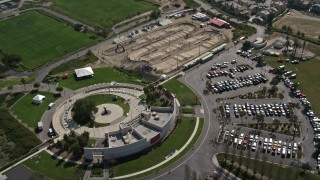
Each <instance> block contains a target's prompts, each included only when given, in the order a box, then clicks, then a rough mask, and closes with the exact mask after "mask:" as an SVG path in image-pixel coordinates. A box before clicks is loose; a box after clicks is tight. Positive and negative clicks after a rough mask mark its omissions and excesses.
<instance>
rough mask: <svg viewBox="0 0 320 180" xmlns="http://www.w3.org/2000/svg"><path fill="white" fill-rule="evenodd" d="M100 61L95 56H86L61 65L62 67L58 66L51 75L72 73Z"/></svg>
mask: <svg viewBox="0 0 320 180" xmlns="http://www.w3.org/2000/svg"><path fill="white" fill-rule="evenodd" d="M96 61H98V58H97V57H96V56H95V55H93V54H90V55H85V56H83V57H80V58H77V59H72V60H71V61H68V62H65V63H63V64H61V65H60V66H57V67H55V68H53V69H52V70H51V71H50V73H51V74H58V73H63V72H66V71H72V70H74V69H77V68H82V67H85V66H86V65H87V64H90V63H95V62H96Z"/></svg>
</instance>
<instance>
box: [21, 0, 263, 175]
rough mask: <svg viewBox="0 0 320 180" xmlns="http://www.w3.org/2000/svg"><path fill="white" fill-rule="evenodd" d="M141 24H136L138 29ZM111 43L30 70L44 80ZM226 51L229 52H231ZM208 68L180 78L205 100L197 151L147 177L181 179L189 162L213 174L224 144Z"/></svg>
mask: <svg viewBox="0 0 320 180" xmlns="http://www.w3.org/2000/svg"><path fill="white" fill-rule="evenodd" d="M195 1H196V2H198V3H199V4H201V6H202V7H203V8H204V9H207V10H210V11H212V12H215V11H214V10H213V9H211V6H210V5H208V4H205V3H203V2H201V1H200V0H195ZM40 9H41V10H44V9H45V11H46V12H48V13H50V14H53V12H54V11H53V12H51V11H52V10H48V9H47V8H40ZM53 15H58V17H60V15H59V13H56V12H54V14H53ZM63 16H64V15H63ZM164 17H165V16H163V17H162V18H164ZM60 18H61V17H60ZM67 18H68V20H67V21H71V19H69V17H67ZM62 19H65V20H66V16H64V18H62ZM73 22H75V23H79V22H78V21H76V20H73ZM250 25H251V26H254V27H255V28H256V29H257V33H256V34H255V35H253V36H251V37H250V38H249V39H250V40H254V39H255V38H256V37H263V36H264V29H265V28H264V27H262V26H258V25H253V24H250ZM141 26H142V25H141ZM141 26H140V27H141ZM140 27H136V28H134V29H138V28H140ZM119 36H120V35H119ZM110 43H112V39H107V40H105V41H103V42H100V43H98V44H96V45H94V46H91V47H89V48H86V49H83V50H81V51H79V52H77V53H74V54H72V55H70V56H68V57H66V58H63V59H61V60H59V61H56V62H55V63H53V64H51V65H49V66H47V67H43V68H41V69H39V70H36V71H34V72H29V73H33V74H37V78H36V79H35V81H36V82H41V81H42V79H43V78H44V77H45V76H46V75H47V74H48V72H49V71H50V70H51V69H53V68H54V67H57V66H59V65H60V64H62V63H64V62H66V61H69V60H71V59H74V58H77V57H79V56H82V55H84V54H85V53H86V52H87V51H88V50H94V49H97V48H99V47H101V46H105V45H107V44H110ZM235 50H236V47H234V46H232V48H231V49H230V50H229V51H235ZM225 53H227V51H226V52H225ZM207 68H208V63H207V64H204V65H201V66H200V67H198V68H197V69H193V70H190V71H189V72H187V73H186V75H185V76H183V77H182V78H180V80H181V81H182V82H184V83H185V84H187V85H188V86H189V87H190V88H191V89H192V90H193V91H194V92H195V93H196V94H197V96H198V97H199V99H200V100H201V103H202V107H201V108H202V109H203V116H204V118H205V121H204V129H203V133H202V134H201V136H200V138H199V140H198V141H197V143H196V144H195V148H194V150H191V151H189V152H188V153H187V154H186V155H185V156H184V157H183V158H181V159H180V160H179V161H177V162H176V163H174V165H173V166H171V167H169V168H167V170H165V171H162V173H159V174H156V175H153V176H149V177H147V179H150V178H151V179H159V178H160V179H177V177H184V174H185V164H188V166H190V169H191V170H195V171H196V172H197V173H198V174H199V175H207V174H212V172H213V170H214V168H215V167H214V165H213V164H212V161H211V159H212V156H213V155H214V154H215V153H217V152H220V151H221V150H222V149H221V147H220V146H216V145H215V143H214V139H215V137H216V136H217V133H218V131H219V129H220V127H219V123H218V121H217V119H216V118H217V115H216V114H215V113H213V112H212V108H213V107H210V106H209V105H213V106H215V107H216V106H217V104H216V102H215V98H207V97H205V96H204V95H203V94H202V90H203V87H204V82H203V81H201V80H200V79H199V76H198V75H199V74H200V73H201V72H202V71H205V70H207ZM21 74H23V73H21ZM24 74H25V73H24ZM169 169H170V171H171V173H170V174H168V173H167V172H168V171H169Z"/></svg>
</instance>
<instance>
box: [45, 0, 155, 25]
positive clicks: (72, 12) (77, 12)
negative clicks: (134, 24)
mask: <svg viewBox="0 0 320 180" xmlns="http://www.w3.org/2000/svg"><path fill="white" fill-rule="evenodd" d="M51 1H52V2H53V5H52V7H53V8H54V9H55V10H58V11H60V12H62V13H64V14H66V15H68V16H70V17H74V18H76V19H79V20H80V21H83V22H85V23H87V24H92V25H94V26H98V27H101V28H104V29H110V28H111V27H112V26H113V25H115V24H117V23H119V22H120V21H123V20H125V19H128V18H130V17H133V16H135V15H138V14H141V13H144V12H146V11H149V10H153V9H155V8H156V7H155V6H154V5H153V4H151V3H148V2H145V1H141V0H69V1H65V0H51Z"/></svg>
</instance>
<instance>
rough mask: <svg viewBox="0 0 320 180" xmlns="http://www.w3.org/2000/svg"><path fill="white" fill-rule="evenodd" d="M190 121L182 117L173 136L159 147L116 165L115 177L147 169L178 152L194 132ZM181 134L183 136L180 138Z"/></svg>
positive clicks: (194, 122) (192, 122)
mask: <svg viewBox="0 0 320 180" xmlns="http://www.w3.org/2000/svg"><path fill="white" fill-rule="evenodd" d="M192 119H193V118H189V117H183V118H182V120H181V121H180V123H179V124H178V125H177V127H176V129H175V130H174V132H173V134H171V135H170V137H169V138H168V139H167V140H166V141H165V142H164V143H162V144H161V145H160V146H159V147H157V148H155V149H153V150H151V151H150V152H148V153H146V154H143V155H141V156H136V157H135V158H133V159H130V160H129V159H126V160H125V162H124V163H121V164H118V165H116V166H115V167H114V170H115V176H121V175H126V174H130V173H134V172H137V171H140V170H143V169H146V168H149V167H151V166H153V165H155V164H158V163H160V162H162V161H164V160H165V157H166V156H168V155H169V154H170V153H171V152H173V151H175V150H179V149H180V148H181V147H182V146H183V145H184V144H185V143H186V142H187V141H188V139H189V138H190V136H191V134H192V132H193V130H194V127H195V124H196V121H195V120H192ZM202 123H203V120H201V122H200V123H199V129H200V132H201V130H202V125H203V124H202ZM181 134H183V136H181ZM199 135H200V134H199ZM197 137H198V136H197V135H196V136H195V138H194V139H197ZM193 143H195V141H193ZM192 145H193V144H192ZM192 145H191V147H192ZM188 150H189V149H188ZM185 153H186V152H185Z"/></svg>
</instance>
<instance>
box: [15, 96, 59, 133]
mask: <svg viewBox="0 0 320 180" xmlns="http://www.w3.org/2000/svg"><path fill="white" fill-rule="evenodd" d="M37 94H41V95H43V96H45V97H46V99H45V100H44V102H43V103H41V104H40V105H35V104H32V99H33V98H34V96H36V95H37ZM55 100H56V98H55V97H54V96H53V94H52V93H49V92H38V93H34V94H31V93H29V94H27V95H25V96H24V97H23V98H22V99H20V100H19V101H18V102H17V103H16V104H15V105H14V106H13V107H12V108H11V112H12V114H14V115H16V116H17V118H18V119H19V120H21V121H22V123H25V124H27V126H28V127H31V128H35V127H36V126H37V123H38V122H39V121H40V120H41V117H42V114H43V113H44V112H45V111H46V110H47V108H48V105H49V103H51V102H54V101H55Z"/></svg>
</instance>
